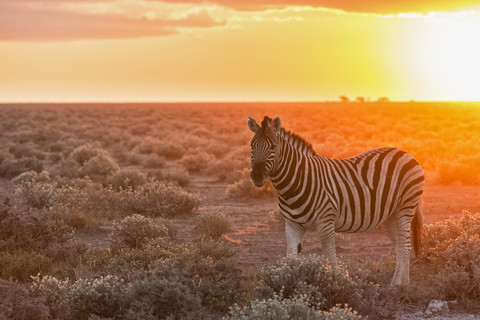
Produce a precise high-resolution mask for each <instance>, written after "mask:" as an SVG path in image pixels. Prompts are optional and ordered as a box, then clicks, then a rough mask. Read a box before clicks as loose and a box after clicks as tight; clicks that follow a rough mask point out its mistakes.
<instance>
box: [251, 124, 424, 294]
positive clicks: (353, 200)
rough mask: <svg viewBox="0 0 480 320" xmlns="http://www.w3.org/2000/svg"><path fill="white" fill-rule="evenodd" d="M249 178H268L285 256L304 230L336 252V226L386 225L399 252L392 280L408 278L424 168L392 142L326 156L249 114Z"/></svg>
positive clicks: (350, 229) (332, 255)
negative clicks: (281, 227) (282, 228)
mask: <svg viewBox="0 0 480 320" xmlns="http://www.w3.org/2000/svg"><path fill="white" fill-rule="evenodd" d="M248 127H249V129H250V130H251V131H252V132H254V133H255V135H254V136H253V138H252V140H251V143H250V144H251V148H252V155H251V166H252V172H251V174H250V177H251V179H252V181H253V183H254V184H255V186H257V187H262V186H263V185H264V184H265V181H266V179H267V177H269V178H270V180H271V182H272V184H273V186H274V187H275V189H276V190H277V193H278V205H279V207H280V211H281V214H282V215H283V217H284V218H285V233H286V240H287V257H291V256H296V255H298V254H299V253H300V251H301V248H302V244H301V243H302V238H303V235H304V233H305V231H306V230H316V231H317V232H318V233H319V234H320V239H321V240H320V241H321V245H322V252H323V254H324V255H325V256H326V257H327V258H329V259H333V260H335V259H336V252H335V232H346V233H355V232H363V231H368V230H372V229H374V228H375V227H377V226H379V225H383V227H384V229H385V231H386V233H387V235H388V236H389V238H390V239H391V240H392V242H393V246H394V248H395V256H396V262H397V263H396V267H395V273H394V276H393V278H392V281H391V285H392V286H397V285H407V284H409V281H410V278H409V269H410V247H411V243H410V241H411V240H410V229H411V230H412V238H413V247H414V250H415V253H416V254H417V255H418V253H419V250H420V245H421V244H420V237H421V226H422V193H423V187H424V181H425V179H424V174H423V170H422V168H421V166H420V164H419V163H418V162H417V161H416V160H415V159H414V158H413V157H412V156H411V155H409V154H408V153H406V152H405V151H402V150H400V149H396V148H378V149H372V150H369V151H367V152H365V153H362V154H359V155H357V156H354V157H351V158H347V159H330V158H324V157H321V156H319V155H317V154H316V153H315V151H314V150H313V148H312V145H311V144H310V143H308V142H307V141H305V140H304V139H302V138H301V137H300V136H298V135H296V134H294V133H291V132H290V131H288V132H287V131H286V130H285V129H283V128H282V127H281V122H280V118H279V117H276V118H275V119H273V120H272V119H271V118H269V117H267V116H265V118H264V119H263V121H262V123H261V126H260V125H259V124H258V123H257V122H256V121H255V120H254V119H253V118H251V117H248Z"/></svg>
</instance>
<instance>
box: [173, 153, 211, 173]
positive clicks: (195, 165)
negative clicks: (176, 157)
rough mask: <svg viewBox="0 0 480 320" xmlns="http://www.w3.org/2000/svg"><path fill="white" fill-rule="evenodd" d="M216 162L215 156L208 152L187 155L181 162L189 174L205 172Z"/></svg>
mask: <svg viewBox="0 0 480 320" xmlns="http://www.w3.org/2000/svg"><path fill="white" fill-rule="evenodd" d="M214 160H215V156H214V155H211V154H209V153H206V152H203V151H201V152H196V153H187V154H185V155H184V156H183V158H182V159H181V160H180V163H181V164H182V165H183V166H184V167H185V169H187V170H188V171H189V172H195V173H199V172H202V171H204V170H205V169H206V168H207V167H208V165H209V164H210V163H211V162H212V161H214Z"/></svg>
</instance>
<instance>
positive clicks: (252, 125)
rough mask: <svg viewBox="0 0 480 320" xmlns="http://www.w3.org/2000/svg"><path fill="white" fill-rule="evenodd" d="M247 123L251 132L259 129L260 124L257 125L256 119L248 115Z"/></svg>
mask: <svg viewBox="0 0 480 320" xmlns="http://www.w3.org/2000/svg"><path fill="white" fill-rule="evenodd" d="M247 124H248V128H249V129H250V131H252V132H257V131H258V129H260V126H259V125H258V123H257V121H255V119H253V118H252V117H248V121H247Z"/></svg>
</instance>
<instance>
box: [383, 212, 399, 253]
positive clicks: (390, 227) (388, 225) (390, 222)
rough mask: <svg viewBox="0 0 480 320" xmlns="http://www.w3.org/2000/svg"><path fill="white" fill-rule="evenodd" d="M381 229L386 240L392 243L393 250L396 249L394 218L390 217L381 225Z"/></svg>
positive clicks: (395, 223) (395, 222)
mask: <svg viewBox="0 0 480 320" xmlns="http://www.w3.org/2000/svg"><path fill="white" fill-rule="evenodd" d="M383 229H384V231H385V233H386V234H387V236H388V238H389V239H390V240H391V241H392V247H393V249H394V250H395V249H396V247H397V221H396V217H395V216H392V217H390V218H388V219H387V221H385V222H384V223H383Z"/></svg>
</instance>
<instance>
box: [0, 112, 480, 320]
mask: <svg viewBox="0 0 480 320" xmlns="http://www.w3.org/2000/svg"><path fill="white" fill-rule="evenodd" d="M0 108H1V113H0V133H1V136H0V196H1V198H0V199H1V200H2V202H4V205H3V207H2V210H1V211H2V216H1V221H0V222H1V224H2V226H1V232H2V233H1V235H2V237H1V240H0V249H1V253H0V268H1V270H0V273H1V277H2V278H4V279H5V280H9V281H5V282H3V283H2V285H1V286H0V287H1V288H2V290H0V295H1V296H2V297H4V298H5V297H9V299H5V300H4V301H7V302H4V303H3V305H2V306H1V307H0V316H4V317H7V318H12V319H21V318H22V317H24V318H25V317H27V318H28V317H32V315H35V316H34V317H36V318H72V317H73V318H78V319H89V318H90V319H101V318H114V319H136V318H144V319H150V318H151V319H155V318H163V317H167V316H170V315H171V316H173V317H174V318H185V317H186V318H188V317H190V318H211V317H222V316H225V315H227V314H228V310H229V308H231V307H233V306H234V305H235V304H238V305H239V306H248V305H249V304H251V307H250V308H251V309H250V311H251V312H250V311H248V310H247V311H238V310H237V314H235V313H234V312H233V311H232V312H233V313H232V314H230V316H231V317H232V318H235V317H237V319H239V318H241V317H240V316H241V315H242V314H240V313H239V312H245V313H248V312H250V314H249V315H247V316H249V317H250V318H251V319H256V318H255V316H254V315H253V314H255V312H257V315H258V312H260V314H261V310H263V309H262V306H263V305H261V304H258V301H261V299H268V298H270V299H273V301H274V303H277V304H274V305H271V306H270V308H273V309H274V310H277V311H278V310H280V309H281V310H282V312H283V310H287V311H285V312H287V314H288V315H289V316H292V313H291V312H293V311H292V310H296V311H294V312H296V313H295V314H296V315H297V316H298V317H300V318H302V317H303V316H302V315H305V314H307V313H308V315H309V316H311V317H313V318H315V317H316V316H320V317H323V316H325V314H320V315H318V314H316V315H314V316H312V314H311V312H316V311H315V310H329V309H330V308H331V307H332V306H334V305H335V304H336V303H341V304H343V303H349V305H350V306H353V307H354V309H355V310H358V311H359V312H360V313H361V314H363V315H368V316H369V317H370V318H393V317H395V315H396V314H398V311H399V310H403V311H405V310H406V311H409V312H412V313H414V312H416V311H424V310H425V307H426V305H427V304H428V302H429V301H430V300H432V299H443V300H456V302H457V303H455V304H451V305H450V307H451V308H453V311H452V312H453V313H459V312H460V313H462V316H464V315H465V314H470V315H473V314H477V313H478V312H479V309H478V305H479V304H480V259H479V258H478V255H479V254H480V216H479V215H478V214H475V213H477V212H480V170H479V169H480V144H478V141H479V138H480V104H474V103H311V104H308V103H302V104H293V103H289V104H281V103H260V104H220V103H218V104H129V105H126V104H121V105H116V104H98V105H95V104H89V105H2V106H0ZM264 115H269V116H271V117H273V116H277V115H278V116H280V118H281V119H282V125H283V127H284V128H286V129H287V130H291V131H293V132H295V133H297V134H299V135H301V136H302V137H303V138H305V139H306V140H307V141H309V142H311V143H312V145H313V148H314V150H315V151H316V152H317V154H319V155H321V156H325V157H332V158H344V157H349V156H353V155H355V154H358V153H361V152H363V151H366V150H368V149H372V148H376V147H382V146H391V147H398V148H401V149H403V150H405V151H407V152H409V153H410V154H411V155H413V156H414V157H415V158H416V159H417V161H418V162H419V163H420V164H421V165H422V167H423V169H424V171H425V176H426V187H425V193H424V200H423V203H424V223H425V224H428V225H430V227H427V230H426V231H427V233H426V238H425V239H424V244H425V246H426V249H425V250H424V253H423V254H422V255H421V256H420V257H418V258H414V257H413V255H412V266H411V274H412V285H411V286H410V287H408V288H404V289H402V290H400V291H394V290H393V289H389V288H388V282H389V280H390V277H391V275H392V274H393V263H394V262H393V261H392V259H391V258H389V257H390V256H391V254H392V250H391V248H390V243H389V241H388V239H387V237H386V236H385V235H384V234H383V232H382V231H381V230H374V231H372V232H368V233H364V234H354V235H343V234H341V235H338V237H337V253H338V255H339V257H340V259H341V260H342V261H343V262H344V263H345V266H344V267H345V268H348V270H349V272H350V273H351V274H358V277H359V278H360V279H364V280H365V279H368V281H370V282H374V283H375V285H377V287H375V288H373V287H371V286H370V284H368V285H367V284H365V283H363V282H362V286H364V287H362V288H363V289H362V290H360V291H362V292H364V293H359V295H357V296H356V298H352V297H346V298H345V299H343V300H342V299H340V298H339V297H340V296H339V294H338V293H335V294H333V293H332V292H333V291H331V292H330V291H329V292H324V293H323V294H324V297H323V300H321V299H320V300H321V301H320V300H318V301H317V300H315V299H313V298H312V297H307V298H301V299H300V300H301V301H300V300H298V301H297V300H295V299H297V298H298V297H296V296H295V295H293V294H292V297H291V299H293V300H288V299H287V298H289V297H287V295H288V294H286V293H285V291H284V292H283V293H280V292H279V291H278V290H277V288H276V287H275V285H276V284H275V281H274V280H271V279H270V278H269V277H272V274H274V273H275V272H277V271H278V270H277V271H272V270H270V269H268V268H270V267H272V266H278V268H279V269H280V270H283V269H282V268H287V265H288V262H286V261H285V260H283V261H281V259H282V257H284V255H285V234H284V230H283V222H282V220H281V218H279V215H278V212H277V211H276V201H275V194H274V192H272V190H270V189H269V187H268V185H267V186H266V187H264V188H263V189H261V190H260V189H256V188H254V187H253V185H252V184H251V183H250V181H249V178H248V173H249V172H248V169H245V168H249V163H250V147H249V140H250V139H251V136H252V133H251V132H250V131H249V130H248V128H247V126H246V120H247V116H252V117H254V118H255V119H257V121H261V120H262V119H263V116H264ZM6 199H8V200H6ZM464 211H467V212H464ZM145 217H146V218H145ZM450 217H451V218H453V220H451V219H450V220H449V219H448V218H450ZM145 219H147V220H145ZM150 219H151V220H150ZM42 221H43V222H42ZM45 221H46V222H45ZM42 223H43V224H42ZM159 239H160V240H159ZM162 239H164V240H162ZM162 241H163V242H162ZM309 254H317V255H321V246H320V244H319V241H318V236H317V235H316V234H315V233H313V232H310V233H308V232H307V234H306V235H305V238H304V243H303V252H302V255H303V256H305V257H307V256H309ZM455 254H457V255H458V256H455V257H453V255H455ZM450 259H451V261H450ZM447 260H448V261H447ZM301 263H305V264H306V265H308V264H309V263H313V264H315V263H319V262H318V261H316V260H315V261H313V262H312V261H306V262H305V261H303V262H301ZM301 265H302V264H301ZM262 266H263V267H264V271H262ZM288 267H290V268H293V267H292V266H291V265H289V266H288ZM202 268H203V269H202ZM208 268H210V269H208ZM179 269H181V270H182V271H181V272H179V274H176V272H177V271H178V270H179ZM287 269H288V268H287ZM293 269H294V268H293ZM293 269H292V270H293ZM359 269H361V270H364V271H358V270H359ZM172 270H175V271H172ZM265 270H267V271H265ZM268 270H270V271H268ZM342 270H343V269H342ZM365 270H367V271H365ZM282 272H287V271H282ZM168 273H169V274H174V277H173V278H172V277H171V276H170V275H168V276H167V275H166V274H168ZM37 274H40V275H39V276H38V277H36V278H35V277H34V278H32V277H31V276H37ZM292 274H294V271H291V274H290V275H289V276H288V277H290V278H294V279H296V278H295V276H293V275H292ZM277 276H279V277H280V278H282V277H283V276H285V275H284V274H280V275H277ZM52 277H53V278H52ZM288 277H287V278H288ZM67 278H68V279H67ZM52 279H53V280H52ZM95 279H97V280H95ZM269 279H270V280H269ZM154 280H155V281H157V282H158V283H157V282H155V281H154ZM296 280H298V281H297V282H299V283H300V282H302V281H303V283H306V284H307V285H310V286H313V287H314V286H315V285H318V283H317V284H316V283H313V282H312V283H310V282H309V281H310V280H308V281H307V280H305V279H303V278H301V276H299V278H298V279H296ZM347 280H348V279H347ZM162 281H163V282H162ZM269 281H270V282H269ZM348 281H351V279H350V280H348ZM355 281H357V280H355ZM362 281H363V280H362ZM370 282H369V283H370ZM155 283H157V284H158V286H157V287H155ZM335 283H336V282H335ZM349 283H350V282H349ZM107 284H108V285H107ZM355 285H358V283H357V284H355ZM17 286H18V287H17ZM149 286H150V287H149ZM342 286H343V287H342ZM14 287H15V288H14ZM266 287H267V288H268V290H270V291H272V290H273V291H274V292H275V295H272V294H273V293H268V292H267V291H268V290H266V289H265V288H266ZM313 287H305V288H303V287H302V288H303V291H302V292H303V293H304V294H307V293H308V292H310V291H309V290H310V289H308V288H313ZM340 287H341V288H344V290H347V289H345V286H344V285H341V286H340ZM47 288H48V289H47ZM52 288H53V289H52ZM105 288H107V289H105ZM112 288H113V289H112ZM165 288H171V292H170V291H168V290H167V291H168V292H167V291H165V290H166V289H165ZM372 288H373V289H372ZM287 289H288V286H287ZM287 289H285V290H287ZM300 289H301V288H300ZM300 289H299V288H297V287H295V290H300ZM89 290H90V291H89ZM109 290H112V291H109ZM156 290H157V291H156ZM292 290H293V289H292ZM295 290H293V291H295ZM332 290H333V289H332ZM349 290H351V289H349ZM369 290H370V291H369ZM372 290H373V291H375V294H372V295H375V297H374V298H372V297H370V296H369V297H370V298H366V296H365V292H371V291H372ZM113 291H115V292H119V293H113ZM300 291H301V290H300ZM353 291H355V290H353ZM360 291H359V292H360ZM92 292H94V293H92ZM148 292H156V295H154V298H152V296H150V295H149V294H148ZM265 292H267V293H265ZM295 292H297V291H295ZM355 292H356V291H355ZM297 293H298V292H297ZM278 294H280V296H281V295H282V294H283V295H284V297H283V298H285V299H284V300H282V299H283V298H279V296H278ZM362 294H363V295H364V296H362ZM329 295H330V296H335V297H338V299H337V298H336V299H333V298H332V299H330V300H331V301H330V300H329V299H327V298H325V297H327V296H329ZM105 296H107V297H108V298H105ZM180 296H181V297H182V298H179V297H180ZM312 296H314V295H312ZM25 297H28V299H30V300H28V299H27V298H25ZM100 297H102V298H100ZM226 297H227V298H226ZM295 297H296V298H295ZM360 298H363V300H365V301H366V302H365V303H366V304H368V303H372V304H378V305H379V307H378V308H374V309H375V310H374V312H369V311H365V310H366V309H368V307H366V306H365V305H361V304H358V303H357V304H355V299H360ZM99 299H100V300H101V301H102V304H103V306H102V307H100V306H99V305H98V304H99V303H98V302H96V301H97V300H99ZM255 299H257V300H255ZM298 299H299V298H298ZM302 299H303V300H302ZM305 299H306V300H305ZM19 300H22V301H23V302H19ZM327 300H328V302H325V301H327ZM25 301H27V302H25ZM39 301H40V302H39ZM138 301H140V302H138ZM255 301H257V304H255ZM285 301H287V302H285ZM291 301H294V302H292V303H300V305H301V306H302V307H305V306H307V307H306V308H307V309H301V310H300V309H295V308H293V309H292V307H291V306H290V305H289V304H288V303H290V302H291ZM295 301H296V302H295ZM299 301H300V302H299ZM319 301H320V302H319ZM330 302H331V304H332V305H328V303H330ZM162 303H163V304H162ZM302 303H303V304H302ZM33 305H37V307H33ZM38 305H41V306H44V307H38ZM58 306H61V310H60V309H59V308H60V307H58ZM158 306H160V307H158ZM162 306H163V307H162ZM189 306H190V307H189ZM194 307H195V308H196V309H198V310H201V311H198V310H193V309H195V308H194ZM297 307H298V306H297ZM39 308H40V309H39ZM189 308H193V309H189ZM275 308H276V309H275ZM289 308H290V309H289ZM19 309H22V310H23V311H18V310H19ZM25 310H27V311H25ZM29 310H30V311H29ZM245 310H246V309H245ZM259 310H260V311H259ZM299 310H300V311H299ZM305 310H307V311H305ZM312 310H313V311H312ZM28 312H31V313H28ZM289 312H290V313H289ZM302 312H306V313H302ZM335 312H338V310H337V311H332V314H333V316H331V319H337V318H338V319H339V318H342V317H341V316H338V317H336V316H335ZM243 315H245V314H243ZM348 316H350V317H351V318H352V319H353V318H354V317H355V315H348ZM418 316H419V315H418V314H417V315H416V316H415V317H418ZM250 318H248V319H250ZM257 318H258V317H257ZM260 318H261V317H260ZM317 318H318V317H317ZM348 319H350V318H348Z"/></svg>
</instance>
